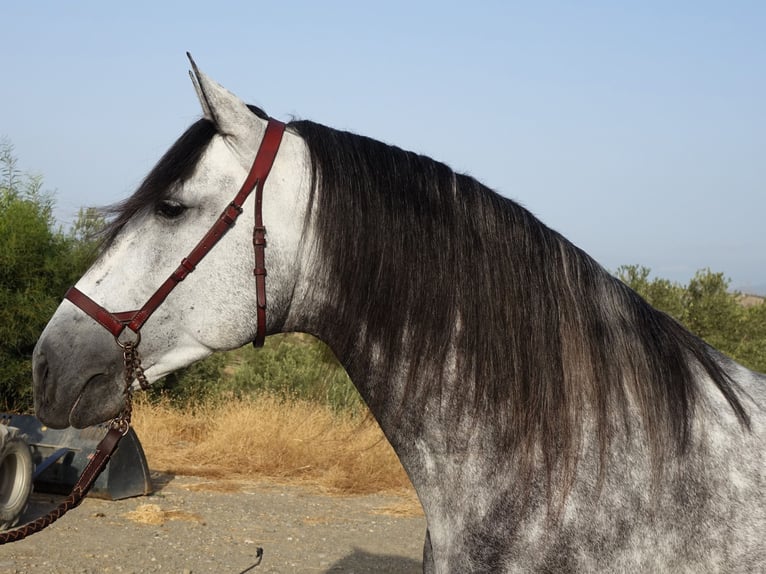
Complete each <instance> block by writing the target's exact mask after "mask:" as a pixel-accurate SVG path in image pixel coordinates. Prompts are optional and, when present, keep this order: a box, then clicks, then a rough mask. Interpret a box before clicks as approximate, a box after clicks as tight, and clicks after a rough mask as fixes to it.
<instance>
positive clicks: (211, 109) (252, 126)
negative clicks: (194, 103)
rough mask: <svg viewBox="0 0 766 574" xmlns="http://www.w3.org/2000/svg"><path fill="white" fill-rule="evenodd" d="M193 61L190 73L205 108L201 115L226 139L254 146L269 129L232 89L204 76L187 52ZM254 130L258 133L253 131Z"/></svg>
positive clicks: (187, 54)
mask: <svg viewBox="0 0 766 574" xmlns="http://www.w3.org/2000/svg"><path fill="white" fill-rule="evenodd" d="M186 56H187V57H188V58H189V61H190V62H191V66H192V71H190V72H189V76H191V79H192V83H193V84H194V89H195V90H196V91H197V97H198V98H199V101H200V104H201V105H202V113H203V114H204V116H205V117H206V118H207V119H209V120H210V121H211V122H213V123H214V124H215V126H216V129H217V130H218V133H219V134H221V135H222V136H226V137H228V138H230V139H232V140H234V142H235V143H236V144H237V145H242V146H246V147H253V146H254V145H255V143H256V142H258V141H260V137H259V136H262V135H263V132H264V131H265V129H266V126H265V123H264V122H261V121H260V120H259V118H258V117H257V116H256V115H255V114H253V113H252V112H251V111H250V109H249V108H248V107H247V104H245V102H243V101H242V100H240V99H239V98H238V97H237V96H235V95H234V94H232V93H231V92H230V91H229V90H227V89H226V88H224V87H223V86H221V85H220V84H218V83H217V82H215V81H213V80H211V79H210V78H209V77H207V76H206V75H205V74H203V73H202V72H201V71H200V70H199V68H198V67H197V64H196V63H195V62H194V60H193V59H192V57H191V54H189V53H188V52H187V53H186ZM254 130H255V131H254Z"/></svg>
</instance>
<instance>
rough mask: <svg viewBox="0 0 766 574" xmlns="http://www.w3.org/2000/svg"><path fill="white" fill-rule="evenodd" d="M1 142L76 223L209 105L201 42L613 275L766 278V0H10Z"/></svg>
mask: <svg viewBox="0 0 766 574" xmlns="http://www.w3.org/2000/svg"><path fill="white" fill-rule="evenodd" d="M0 28H1V29H2V30H3V32H2V34H1V35H0V53H2V55H3V58H2V59H3V81H2V85H1V88H0V136H4V137H6V138H8V139H9V140H10V141H11V142H12V143H13V144H14V146H15V150H16V155H17V156H18V158H19V162H20V166H21V167H22V168H23V169H25V170H29V171H32V172H37V173H40V174H42V175H43V176H44V178H45V182H46V187H47V188H48V189H50V190H53V191H55V193H56V198H57V203H58V210H57V214H58V217H59V219H60V220H61V221H62V222H64V223H66V222H69V221H71V220H72V219H73V217H74V215H75V214H76V212H77V209H78V207H80V206H83V205H104V204H108V203H112V202H115V201H117V200H119V199H121V198H123V197H125V196H126V195H128V194H130V193H131V192H132V191H133V189H135V187H136V185H137V184H138V183H139V182H140V180H141V178H142V177H143V175H145V173H146V172H147V171H148V170H149V169H150V168H151V166H152V165H153V163H154V162H155V161H156V160H157V159H158V158H159V157H160V155H161V154H162V153H163V151H164V150H165V149H166V148H167V147H168V146H169V145H170V144H171V143H172V142H173V141H174V140H175V139H176V138H177V137H178V136H179V135H180V133H181V132H182V131H183V130H184V129H185V127H186V126H187V125H189V124H190V123H191V122H193V121H194V120H195V119H196V118H197V117H198V116H199V107H198V103H197V101H196V97H195V96H194V92H193V89H192V86H191V83H190V81H189V78H188V76H187V69H188V64H187V62H186V58H185V55H184V52H185V51H187V50H188V51H190V52H191V53H192V54H193V55H194V56H195V58H196V60H197V62H198V64H199V65H200V67H201V68H202V69H203V70H204V71H205V72H206V73H207V74H209V75H210V76H212V77H213V78H215V79H217V80H218V81H219V82H221V83H222V84H224V85H225V86H227V87H228V88H229V89H231V90H232V91H234V92H235V93H237V94H238V95H239V96H240V97H242V98H243V99H245V100H247V101H249V102H251V103H255V104H258V105H260V106H261V107H263V108H265V109H266V111H267V112H269V113H270V114H271V115H273V116H275V117H277V118H280V119H290V118H291V117H299V118H307V119H312V120H315V121H318V122H320V123H324V124H327V125H330V126H333V127H338V128H342V129H348V130H351V131H355V132H357V133H361V134H365V135H369V136H372V137H375V138H377V139H381V140H383V141H386V142H389V143H394V144H397V145H399V146H401V147H404V148H407V149H412V150H414V151H418V152H421V153H424V154H426V155H429V156H431V157H433V158H435V159H439V160H441V161H444V162H446V163H447V164H449V165H451V166H452V167H453V168H455V169H456V170H458V171H462V172H467V173H470V174H471V175H473V176H475V177H477V178H478V179H480V180H481V181H482V182H484V183H486V184H487V185H489V186H490V187H492V188H494V189H495V190H497V191H498V192H500V193H501V194H503V195H506V196H508V197H511V198H513V199H515V200H517V201H519V202H520V203H522V204H523V205H525V206H526V207H527V208H528V209H530V210H531V211H532V212H533V213H535V214H536V215H537V216H538V217H540V219H542V220H543V221H544V222H545V223H547V224H548V225H549V226H551V227H553V228H554V229H557V230H558V231H560V232H561V233H563V234H564V235H565V236H567V237H568V238H569V239H570V240H572V241H573V242H574V243H576V244H577V245H579V246H580V247H582V248H583V249H584V250H586V251H587V252H589V253H590V254H591V255H593V256H594V257H595V258H596V259H597V260H598V261H599V262H600V263H602V264H603V265H604V266H606V267H607V268H609V269H612V270H613V269H615V268H616V267H617V266H619V265H620V264H629V263H638V264H642V265H646V266H648V267H650V268H651V269H652V270H653V272H654V275H656V276H660V277H666V278H669V279H673V280H676V281H681V282H686V281H688V279H689V278H690V277H691V276H692V275H693V274H694V272H695V271H696V270H697V269H700V268H704V267H710V268H711V269H713V270H714V271H721V272H724V273H725V274H726V275H727V276H728V277H730V278H731V280H732V286H733V287H738V288H744V289H746V290H752V289H758V288H760V289H766V230H765V229H766V228H765V227H764V217H765V215H766V110H765V109H764V108H765V106H766V33H764V30H766V3H764V2H760V1H755V0H754V1H752V2H746V1H737V0H733V1H729V2H708V1H694V2H691V1H689V2H687V1H674V2H665V1H662V2H660V1H645V2H631V3H628V2H616V1H614V2H596V1H587V0H586V1H582V2H573V1H572V2H563V1H562V2H555V1H548V0H540V1H534V2H532V1H530V2H525V3H519V2H511V1H506V2H500V1H498V2H479V1H475V2H464V3H456V2H446V1H440V2H414V1H413V0H410V1H408V2H401V1H398V0H396V1H389V2H385V3H381V2H375V3H372V2H360V1H358V0H357V1H355V2H334V1H326V2H297V1H289V0H288V1H280V2H268V3H267V2H255V1H252V2H241V3H240V2H237V3H234V2H226V1H218V2H204V3H203V2H197V1H191V0H187V1H184V2H158V1H156V0H154V1H152V2H146V1H143V0H141V1H131V2H121V3H109V2H101V1H99V2H94V1H91V2H66V3H64V2H53V1H45V0H39V1H35V2H3V3H0Z"/></svg>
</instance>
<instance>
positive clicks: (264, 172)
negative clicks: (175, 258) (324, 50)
mask: <svg viewBox="0 0 766 574" xmlns="http://www.w3.org/2000/svg"><path fill="white" fill-rule="evenodd" d="M284 130H285V124H283V123H282V122H279V121H277V120H273V119H269V123H268V125H267V127H266V133H265V134H264V136H263V140H262V141H261V145H260V147H259V148H258V153H257V154H256V156H255V160H254V161H253V166H252V167H251V168H250V173H249V174H248V176H247V179H245V182H244V183H243V184H242V187H241V188H240V190H239V192H237V195H236V196H235V197H234V199H233V200H232V202H231V203H229V205H227V206H226V208H225V209H224V210H223V212H222V213H221V215H220V216H219V217H218V220H217V221H216V222H215V223H214V224H213V226H212V227H211V228H210V229H209V230H208V232H207V233H206V234H205V236H204V237H203V238H202V239H201V240H200V242H199V243H197V245H196V246H195V247H194V249H192V250H191V252H190V253H189V255H188V256H187V257H185V258H184V259H182V260H181V264H180V265H179V266H178V268H177V269H176V270H175V271H173V273H171V274H170V276H169V277H168V278H167V279H166V280H165V282H164V283H163V284H162V285H160V287H159V289H157V290H156V291H155V292H154V294H153V295H152V296H151V297H149V300H148V301H147V302H146V303H145V304H144V306H143V307H141V308H140V309H139V310H137V311H121V312H118V313H111V312H109V311H107V310H106V309H105V308H104V307H102V306H101V305H99V304H98V303H96V302H95V301H93V299H91V298H90V297H88V296H87V295H85V294H84V293H83V292H82V291H80V290H79V289H77V288H76V287H72V288H71V289H69V291H67V293H66V295H65V298H66V299H68V300H69V301H71V302H72V303H74V304H75V305H76V306H77V307H79V308H80V309H82V310H83V311H85V313H87V314H88V315H90V316H91V317H92V318H93V319H95V320H96V321H97V322H98V323H99V324H100V325H102V326H103V327H104V328H105V329H106V330H107V331H109V332H110V333H111V334H112V335H113V336H114V338H115V340H116V341H117V344H119V345H120V346H121V347H123V348H124V343H123V342H121V340H120V335H121V334H122V333H123V331H124V330H125V329H126V328H128V329H130V330H131V331H133V332H134V333H135V334H136V340H135V341H133V342H132V346H133V347H136V346H137V345H138V342H139V341H140V340H141V328H142V327H143V326H144V323H146V321H147V319H149V317H151V315H152V313H154V312H155V311H156V310H157V308H158V307H159V306H160V305H161V304H162V302H163V301H165V299H166V298H167V296H168V295H169V294H170V292H171V291H172V290H173V289H174V288H175V287H176V285H178V284H179V283H180V282H181V281H183V280H184V279H185V278H186V276H187V275H188V274H189V273H191V272H192V271H194V269H195V268H196V267H197V264H198V263H199V262H200V261H201V260H202V258H204V257H205V255H207V254H208V253H209V252H210V250H211V249H212V248H213V247H214V246H215V244H216V243H218V241H219V240H220V239H221V237H223V236H224V235H225V234H226V232H227V231H228V230H229V229H230V228H231V227H232V226H233V225H234V222H235V221H236V220H237V218H238V217H239V215H240V214H241V213H242V205H243V204H244V202H245V200H246V199H247V198H248V196H249V195H250V193H251V192H252V191H253V189H255V227H254V228H253V249H254V251H255V269H254V270H253V274H254V275H255V292H256V297H257V303H258V310H257V331H256V335H255V340H254V341H253V345H255V346H256V347H260V346H262V345H263V341H264V338H265V337H266V264H265V249H266V228H265V227H264V225H263V214H262V201H263V185H264V183H265V181H266V177H267V176H268V175H269V172H270V171H271V166H272V164H273V163H274V158H275V157H276V155H277V151H278V150H279V144H280V143H281V141H282V134H283V133H284Z"/></svg>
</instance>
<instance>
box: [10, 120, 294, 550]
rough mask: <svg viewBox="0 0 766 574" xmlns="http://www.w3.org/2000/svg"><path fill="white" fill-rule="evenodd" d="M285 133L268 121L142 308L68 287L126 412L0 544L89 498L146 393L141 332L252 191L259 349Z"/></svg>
mask: <svg viewBox="0 0 766 574" xmlns="http://www.w3.org/2000/svg"><path fill="white" fill-rule="evenodd" d="M284 131H285V124H283V123H282V122H280V121H277V120H274V119H269V122H268V125H267V126H266V133H265V134H264V136H263V139H262V140H261V144H260V147H259V148H258V153H257V154H256V156H255V160H254V161H253V165H252V167H251V168H250V172H249V173H248V176H247V178H246V179H245V182H244V183H243V184H242V187H241V188H240V189H239V191H238V192H237V194H236V195H235V196H234V199H233V200H232V201H231V203H229V204H228V205H227V206H226V208H225V209H224V210H223V212H222V213H221V215H220V216H219V217H218V219H217V220H216V222H215V223H214V224H213V225H212V227H211V228H210V229H209V230H208V231H207V233H206V234H205V235H204V236H203V237H202V239H201V240H200V241H199V243H197V245H196V246H195V247H194V249H192V250H191V252H190V253H189V255H188V256H186V257H184V258H183V259H182V260H181V264H180V265H179V266H178V268H177V269H176V270H175V271H173V272H172V273H171V274H170V276H169V277H168V278H167V279H166V280H165V282H164V283H162V285H160V287H159V288H158V289H157V290H156V291H155V292H154V294H152V296H151V297H149V299H148V300H147V302H146V303H145V304H144V306H143V307H141V308H140V309H138V310H137V311H121V312H117V313H111V312H110V311H107V310H106V309H105V308H104V307H102V306H101V305H99V304H98V303H96V302H95V301H93V299H91V298H90V297H88V296H87V295H85V293H83V292H82V291H80V290H79V289H77V288H76V287H72V288H70V289H69V291H67V293H66V295H65V296H64V297H65V298H66V299H68V300H69V301H71V302H72V303H73V304H74V305H76V306H77V307H79V308H80V309H81V310H82V311H84V312H85V313H87V314H88V315H89V316H90V317H92V318H93V319H94V320H95V321H97V322H98V323H99V324H100V325H101V326H102V327H104V328H105V329H106V330H107V331H109V332H110V333H111V334H112V336H114V339H115V342H116V343H117V345H119V346H120V347H121V348H122V350H123V359H124V365H125V373H124V380H125V407H124V408H123V410H122V412H121V413H120V415H119V416H117V417H116V418H115V419H114V420H112V421H111V422H110V423H109V430H108V431H107V433H106V436H104V438H103V439H102V440H101V442H100V443H99V444H98V446H97V447H96V450H95V452H94V453H93V455H92V456H91V459H90V461H89V462H88V464H87V466H86V467H85V469H84V470H83V472H82V474H81V475H80V478H79V479H78V480H77V483H76V484H75V486H74V488H73V489H72V493H71V494H70V495H69V496H68V497H67V498H66V499H64V500H63V501H62V502H61V503H60V504H59V505H58V506H57V507H56V508H54V509H53V510H51V511H50V512H49V513H48V514H46V515H45V516H42V517H41V518H38V519H36V520H34V521H32V522H28V523H26V524H24V525H22V526H19V527H16V528H13V529H11V530H6V531H4V532H0V544H5V543H6V542H14V541H16V540H21V539H22V538H26V537H27V536H29V535H30V534H34V533H35V532H39V531H40V530H42V529H43V528H45V527H47V526H49V525H50V524H52V523H53V522H55V521H56V520H58V519H59V518H60V517H61V516H63V515H64V514H65V513H66V512H67V511H69V510H71V509H72V508H75V507H76V506H78V505H79V504H80V502H82V499H83V498H84V497H85V495H86V494H87V493H88V491H89V490H90V488H91V487H92V486H93V483H94V482H95V481H96V479H97V478H98V476H99V474H101V471H103V469H104V468H105V467H106V465H107V463H108V462H109V459H110V458H111V456H112V454H113V453H114V452H115V450H116V449H117V446H118V444H119V442H120V439H122V437H123V436H125V435H126V434H127V432H128V430H129V428H130V417H131V412H132V400H131V399H132V385H133V381H134V380H137V381H138V383H139V385H140V386H141V388H142V389H144V390H146V389H147V388H148V387H149V383H148V381H147V380H146V377H145V376H144V371H143V368H142V367H141V358H140V356H139V354H138V345H139V343H140V342H141V328H142V327H143V326H144V323H146V321H147V319H149V317H151V315H152V313H154V312H155V311H156V310H157V308H158V307H159V306H160V305H161V304H162V303H163V302H164V301H165V299H166V298H167V297H168V295H170V293H171V291H173V289H174V288H175V287H176V285H178V284H179V283H180V282H181V281H183V280H184V279H185V278H186V276H187V275H189V273H191V272H193V271H194V270H195V269H196V267H197V265H198V264H199V262H200V261H201V260H202V259H203V258H204V257H205V255H207V254H208V253H209V252H210V250H211V249H212V248H213V247H214V246H215V245H216V244H217V243H218V241H219V240H220V239H221V238H222V237H223V236H224V235H225V234H226V232H227V231H228V230H229V229H230V228H231V227H233V226H234V223H235V222H236V220H237V218H238V217H239V216H240V214H241V213H242V210H243V207H242V206H243V205H244V203H245V200H247V198H248V197H249V196H250V194H251V193H252V192H253V190H255V226H254V228H253V250H254V252H255V267H254V269H253V275H254V276H255V292H256V300H257V305H258V308H257V325H256V334H255V339H254V340H253V345H254V346H256V347H261V346H263V342H264V339H265V338H266V261H265V250H266V228H265V227H264V225H263V213H262V211H263V209H262V207H263V206H262V204H263V186H264V184H265V182H266V178H267V177H268V175H269V172H270V171H271V167H272V165H273V164H274V159H275V158H276V155H277V152H278V151H279V145H280V143H281V142H282V135H283V133H284ZM126 329H129V330H130V331H133V333H134V334H135V339H133V340H131V341H123V340H122V339H121V335H122V334H123V333H124V331H125V330H126Z"/></svg>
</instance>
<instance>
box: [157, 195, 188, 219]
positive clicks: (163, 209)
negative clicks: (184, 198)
mask: <svg viewBox="0 0 766 574" xmlns="http://www.w3.org/2000/svg"><path fill="white" fill-rule="evenodd" d="M155 211H156V213H157V215H159V216H160V217H164V218H166V219H175V218H177V217H180V216H181V215H183V212H184V211H186V206H185V205H184V204H183V203H180V202H178V201H175V200H172V199H164V200H162V201H160V202H159V203H158V204H157V207H156V209H155Z"/></svg>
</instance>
